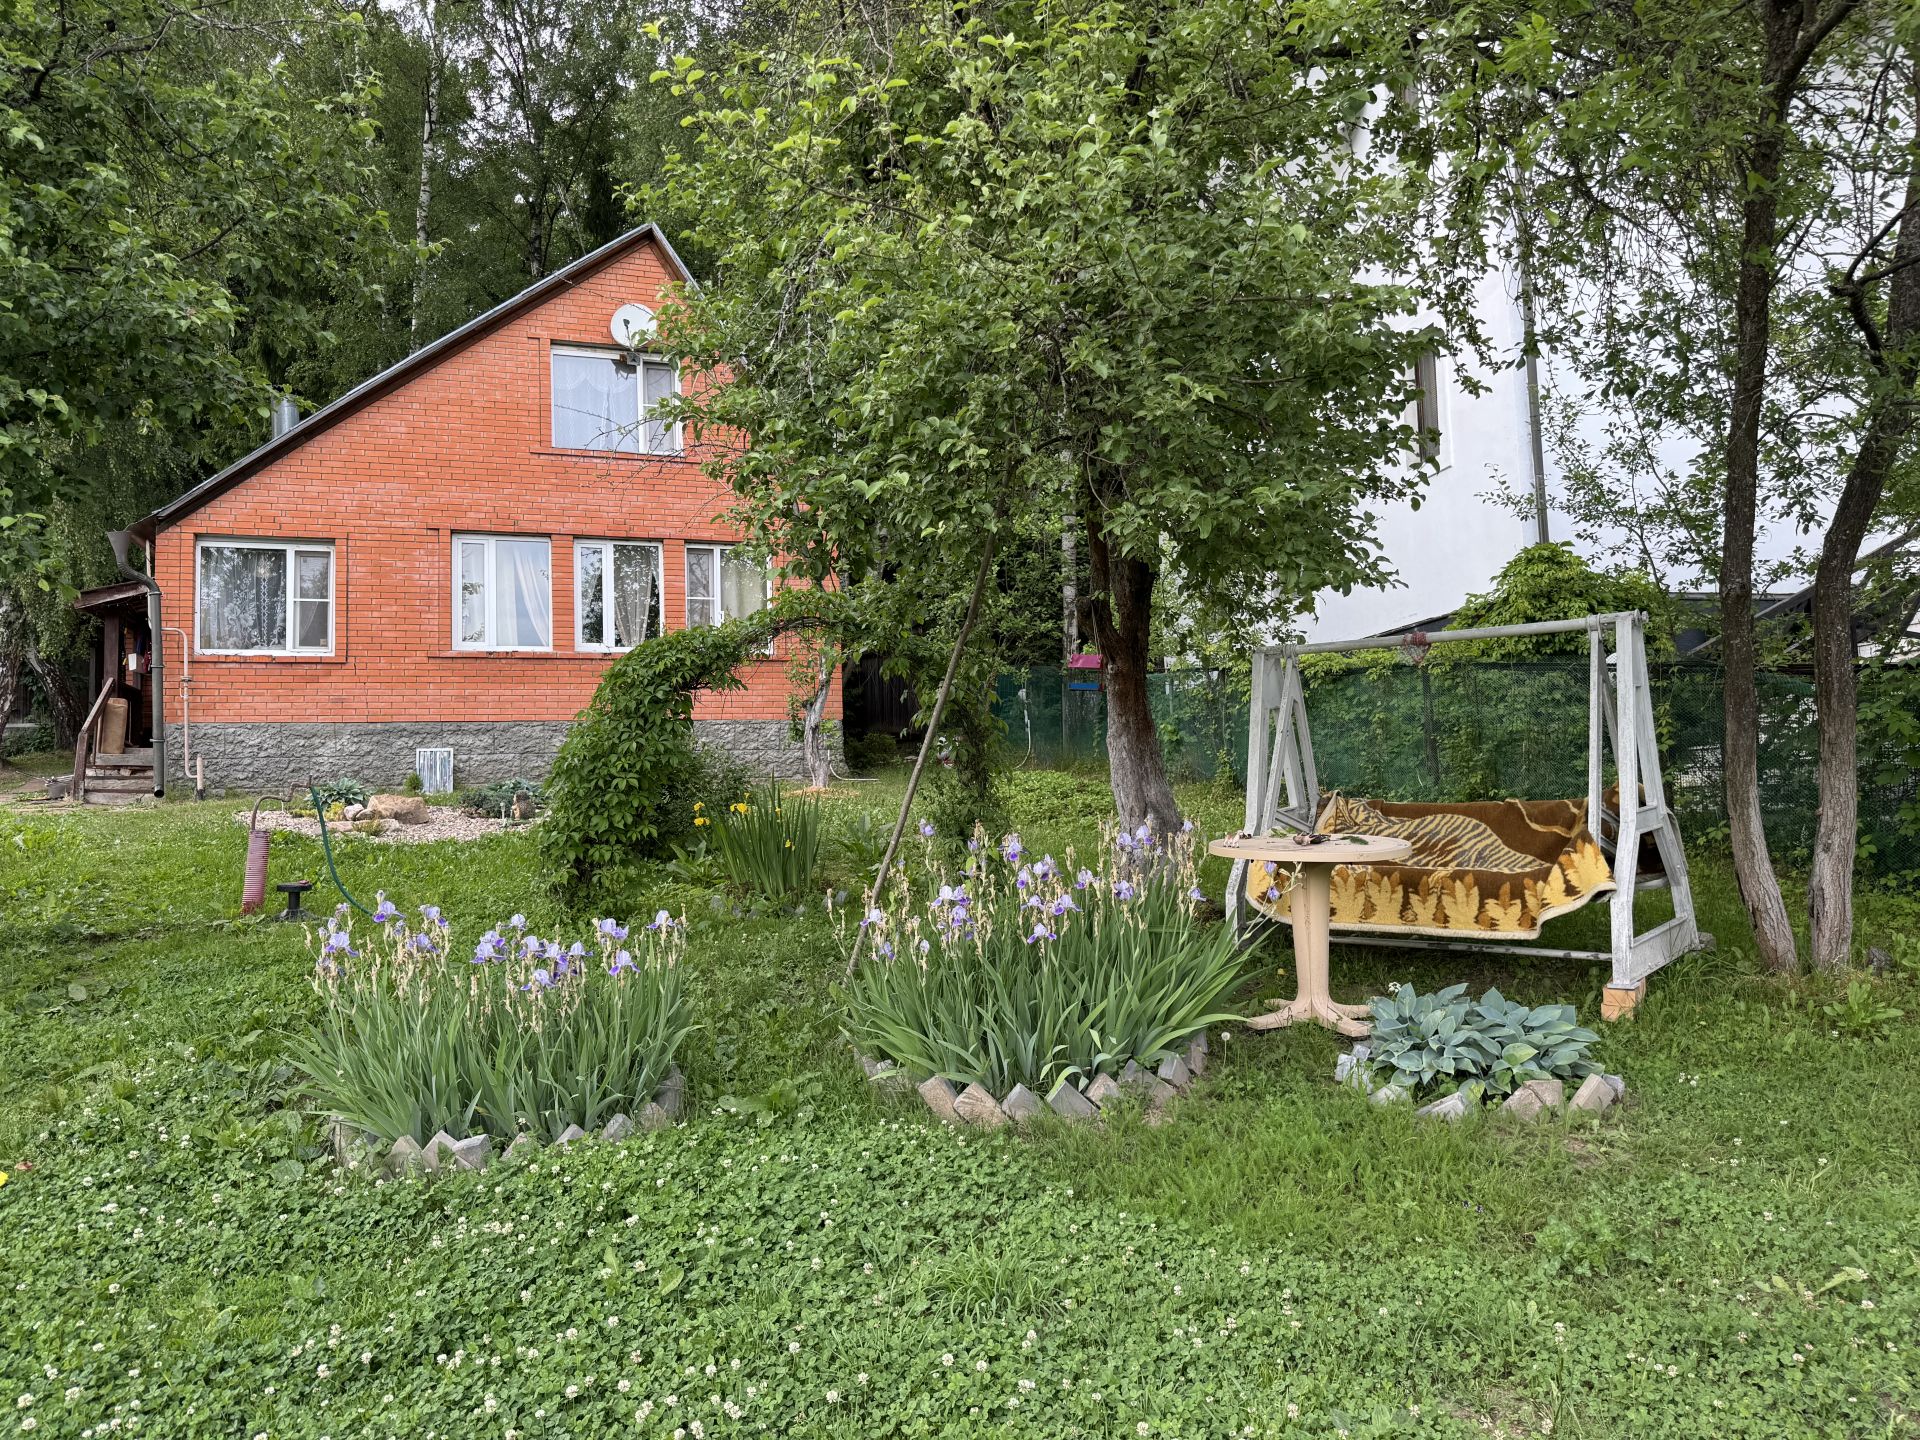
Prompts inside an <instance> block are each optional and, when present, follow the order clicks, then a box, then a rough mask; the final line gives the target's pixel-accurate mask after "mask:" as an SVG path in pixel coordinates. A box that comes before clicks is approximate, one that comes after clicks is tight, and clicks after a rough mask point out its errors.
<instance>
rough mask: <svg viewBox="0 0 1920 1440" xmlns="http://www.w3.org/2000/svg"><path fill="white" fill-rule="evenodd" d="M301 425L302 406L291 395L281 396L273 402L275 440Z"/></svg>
mask: <svg viewBox="0 0 1920 1440" xmlns="http://www.w3.org/2000/svg"><path fill="white" fill-rule="evenodd" d="M299 423H300V406H299V404H298V403H297V402H296V401H295V400H294V398H293V397H292V396H291V395H279V396H276V397H275V398H274V402H273V438H274V439H276V440H278V439H279V438H280V437H281V436H282V435H284V434H286V433H287V432H288V431H289V430H291V429H293V427H294V426H296V425H298V424H299Z"/></svg>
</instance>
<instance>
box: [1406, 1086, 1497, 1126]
mask: <svg viewBox="0 0 1920 1440" xmlns="http://www.w3.org/2000/svg"><path fill="white" fill-rule="evenodd" d="M1479 1107H1480V1096H1479V1095H1478V1094H1477V1093H1475V1092H1473V1091H1470V1090H1468V1089H1466V1088H1465V1087H1463V1088H1461V1089H1459V1090H1456V1091H1454V1092H1453V1093H1452V1094H1451V1095H1447V1096H1444V1097H1442V1098H1441V1099H1439V1100H1436V1101H1434V1102H1433V1103H1432V1104H1431V1105H1422V1106H1421V1107H1420V1108H1419V1109H1418V1110H1416V1111H1414V1112H1413V1113H1414V1114H1416V1115H1424V1116H1426V1117H1427V1118H1428V1119H1429V1120H1445V1121H1448V1122H1449V1123H1455V1122H1458V1121H1460V1120H1464V1119H1465V1118H1466V1117H1467V1116H1468V1115H1469V1114H1471V1113H1472V1112H1473V1111H1475V1110H1477V1109H1478V1108H1479Z"/></svg>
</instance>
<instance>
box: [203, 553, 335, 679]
mask: <svg viewBox="0 0 1920 1440" xmlns="http://www.w3.org/2000/svg"><path fill="white" fill-rule="evenodd" d="M198 568H199V580H198V583H197V586H196V604H195V607H194V609H195V623H196V629H197V632H198V646H199V648H200V649H201V650H202V651H205V652H207V653H211V654H221V653H226V654H236V655H244V654H266V655H296V654H298V655H325V654H330V653H331V652H332V650H333V603H334V600H333V546H332V545H330V544H326V543H325V542H315V541H285V540H202V541H200V542H199V545H198Z"/></svg>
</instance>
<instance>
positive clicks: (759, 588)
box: [687, 545, 768, 625]
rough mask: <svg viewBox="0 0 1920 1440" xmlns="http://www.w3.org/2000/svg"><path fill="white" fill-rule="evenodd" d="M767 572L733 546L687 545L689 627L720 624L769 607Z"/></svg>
mask: <svg viewBox="0 0 1920 1440" xmlns="http://www.w3.org/2000/svg"><path fill="white" fill-rule="evenodd" d="M767 595H768V588H767V572H766V569H765V567H763V566H760V565H756V564H754V563H753V562H752V561H751V560H748V559H746V558H745V557H744V556H740V555H736V553H735V551H734V547H732V546H730V545H689V546H687V624H688V625H718V624H720V623H721V622H722V621H723V620H738V619H739V618H740V617H741V616H743V615H753V614H756V613H757V612H759V611H761V610H764V609H766V608H767Z"/></svg>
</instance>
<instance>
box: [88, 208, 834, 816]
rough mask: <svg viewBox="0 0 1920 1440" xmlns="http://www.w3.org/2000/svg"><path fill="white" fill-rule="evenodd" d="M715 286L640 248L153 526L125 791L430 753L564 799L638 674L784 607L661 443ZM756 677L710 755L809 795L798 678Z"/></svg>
mask: <svg viewBox="0 0 1920 1440" xmlns="http://www.w3.org/2000/svg"><path fill="white" fill-rule="evenodd" d="M688 278H689V276H688V274H687V271H686V269H685V267H684V266H683V265H682V264H681V262H680V259H679V257H678V256H677V255H675V254H674V252H673V247H672V246H671V245H670V244H669V243H668V242H667V239H666V237H665V236H664V235H663V234H661V233H660V231H659V230H658V229H657V228H656V227H654V226H651V225H649V226H645V227H642V228H641V229H638V230H635V231H633V232H632V233H630V234H628V235H625V236H623V237H621V238H620V239H618V240H615V241H614V242H612V243H611V244H609V245H606V246H604V247H602V248H601V249H599V250H597V251H595V252H594V253H592V254H591V255H588V256H585V257H584V258H582V259H580V260H578V261H576V262H574V263H573V264H572V265H569V266H567V267H566V268H565V269H563V270H560V271H557V272H555V273H554V274H552V275H550V276H548V277H547V278H546V279H544V280H541V281H540V282H539V283H537V284H535V285H532V286H530V287H529V288H528V289H526V290H525V291H523V292H521V293H520V294H519V295H517V296H515V297H514V298H513V299H511V300H509V301H507V302H506V303H505V304H502V305H500V306H498V307H496V308H495V309H493V310H490V311H488V312H487V313H486V314H485V315H482V316H480V317H479V318H478V319H476V320H474V321H472V322H471V323H469V324H467V325H465V326H463V327H462V328H461V329H459V330H456V331H454V332H453V333H452V334H449V335H447V336H445V337H443V338H442V339H440V340H437V341H435V342H434V343H433V344H431V345H428V346H426V347H424V348H423V349H421V350H419V351H417V352H415V353H414V354H413V355H411V356H409V357H408V358H407V359H405V360H403V361H401V362H400V363H399V364H397V365H395V366H393V367H392V368H391V369H389V370H386V371H383V372H382V373H381V374H379V375H376V376H374V377H373V378H372V379H371V380H368V381H367V382H366V383H364V384H363V385H361V386H359V387H358V388H356V389H354V390H352V391H350V392H349V393H347V394H346V395H343V396H341V397H340V398H339V399H338V400H335V401H334V402H333V403H332V404H330V405H328V406H327V407H325V408H324V409H322V410H319V411H317V412H316V413H314V414H312V415H310V416H308V417H306V418H305V419H303V420H297V421H296V420H295V419H294V418H293V417H291V416H282V417H279V418H278V419H277V420H276V425H275V431H276V433H275V434H274V436H273V438H272V439H270V440H269V441H268V442H267V443H266V444H264V445H262V446H261V447H260V448H259V449H257V450H255V451H254V452H253V453H251V454H250V455H247V456H246V457H244V458H243V459H241V460H239V461H237V462H235V463H234V464H233V465H231V466H229V467H228V468H227V469H225V470H223V471H221V472H220V473H219V474H217V475H215V476H213V477H212V478H210V479H208V480H207V481H205V482H204V483H202V484H200V485H198V486H196V487H195V488H194V489H192V490H190V491H188V492H187V493H186V494H185V495H182V496H181V497H180V498H179V499H177V500H175V501H173V502H172V503H171V504H168V505H165V506H163V507H161V508H160V509H159V510H157V511H155V512H154V513H153V514H152V515H150V516H148V517H147V518H146V519H144V520H142V521H140V522H139V523H138V524H137V525H135V526H134V527H133V530H132V534H133V536H134V537H135V538H137V539H140V540H142V541H145V542H146V543H147V545H148V546H149V551H148V553H149V556H150V557H151V571H152V574H151V581H150V582H149V581H148V580H147V579H146V577H143V576H141V575H140V574H139V572H137V571H135V570H133V569H132V567H130V566H128V567H125V568H126V569H127V575H128V579H127V580H126V582H124V583H122V584H118V585H113V586H107V587H103V588H102V589H100V590H96V591H91V592H88V594H86V595H83V596H82V597H81V600H80V602H79V603H80V606H81V608H82V609H83V610H89V611H91V612H92V613H95V614H98V615H99V616H101V618H102V619H103V621H104V622H105V624H104V625H103V630H104V631H105V632H106V643H105V644H104V645H103V656H102V660H103V663H102V665H101V666H100V673H101V674H102V675H103V676H104V677H105V681H104V684H103V687H102V689H101V691H100V694H99V696H98V697H97V700H96V706H95V709H96V713H104V710H103V707H102V704H101V703H100V702H104V701H106V700H108V699H110V698H112V696H113V695H116V694H117V695H119V696H120V697H121V698H123V699H126V700H128V701H129V704H130V709H131V718H130V722H129V726H128V729H129V750H128V752H127V754H126V756H125V757H124V758H125V759H126V760H127V761H128V762H130V763H128V764H125V765H121V766H119V767H118V768H120V769H122V770H124V771H127V772H128V773H133V774H137V766H138V764H139V762H140V761H141V760H143V759H145V758H146V757H145V756H144V755H143V754H142V751H141V748H140V747H141V744H142V742H143V741H145V742H147V743H148V744H149V745H150V744H151V739H152V736H153V735H154V734H155V733H158V734H159V735H160V737H161V739H162V740H163V742H164V743H163V744H162V745H161V746H159V747H156V748H157V749H158V750H159V752H160V753H159V757H158V758H159V764H160V767H161V772H160V773H161V775H162V776H163V777H166V776H171V777H172V778H173V779H175V780H176V781H177V780H178V779H179V777H180V776H182V775H183V774H185V773H191V767H192V766H193V765H195V764H197V763H201V762H204V765H205V771H206V778H207V783H208V784H209V786H213V787H231V788H239V789H249V790H281V789H284V788H285V787H286V785H287V784H288V783H289V782H290V781H296V780H297V781H302V782H304V781H305V780H306V778H307V777H308V776H312V777H314V778H316V779H318V778H328V777H334V776H340V775H353V776H357V777H359V778H361V779H364V780H367V781H370V782H374V783H379V784H391V783H394V782H396V781H398V780H399V779H400V778H401V777H403V776H404V775H405V774H407V773H408V772H410V771H411V770H412V769H413V768H414V763H415V751H416V749H418V748H422V747H450V748H451V749H452V750H453V757H454V767H455V774H456V777H457V779H458V782H459V783H461V784H467V783H470V782H475V781H485V780H490V779H500V778H505V777H508V776H513V775H529V774H540V773H543V772H544V771H545V769H546V767H547V765H548V763H549V762H550V761H551V759H552V757H553V754H554V751H555V749H556V748H557V747H558V745H559V743H560V740H561V737H562V736H563V735H564V734H565V732H566V729H567V726H568V723H569V722H570V721H571V719H572V718H573V717H574V716H575V715H576V714H577V713H578V712H579V711H580V709H581V708H582V707H583V706H584V705H585V704H586V703H587V701H588V700H589V698H590V697H591V696H592V694H593V690H594V686H595V684H596V683H597V682H598V680H599V678H600V675H601V672H602V671H603V670H604V669H605V668H606V666H607V665H608V663H609V662H610V660H611V658H612V657H613V656H615V655H617V654H618V653H620V652H621V651H623V650H625V649H627V648H629V647H630V646H631V645H632V644H633V643H635V642H636V641H637V640H639V639H642V638H644V637H646V636H648V635H653V634H658V633H660V631H661V630H662V629H665V630H675V629H679V628H680V627H682V626H685V625H694V624H710V623H714V622H716V621H718V620H720V619H722V618H725V617H728V616H731V615H735V614H741V613H746V612H748V611H751V610H754V609H758V608H759V607H760V606H761V605H763V604H764V603H765V600H766V594H767V579H766V576H765V574H764V572H763V571H761V570H760V569H758V568H756V567H754V566H752V565H751V564H750V563H749V562H748V561H747V560H746V559H745V558H744V557H735V556H734V555H733V554H732V553H731V551H730V549H729V547H730V545H731V543H732V542H733V541H734V540H736V539H737V538H738V536H737V534H736V532H735V531H733V530H731V529H729V528H728V527H727V526H726V525H725V524H724V523H722V521H721V519H720V518H719V517H720V515H721V514H722V512H723V511H724V509H725V507H726V503H727V498H728V497H727V495H726V492H725V489H724V487H721V486H718V485H716V484H715V483H714V482H712V481H711V480H709V479H707V478H706V477H705V476H704V475H702V473H701V471H700V460H701V452H700V450H699V449H698V448H696V447H689V446H686V445H683V443H682V437H681V436H680V435H679V434H678V433H676V430H675V427H673V426H671V425H667V424H663V423H662V422H660V421H658V420H655V419H652V418H650V416H651V414H652V407H653V404H654V402H656V401H657V400H658V398H659V397H660V396H662V395H665V394H668V393H671V392H672V391H674V390H675V389H677V388H678V385H679V377H678V376H677V375H676V374H675V373H674V370H673V368H672V367H671V366H670V365H668V364H666V363H664V362H662V361H660V360H658V359H657V358H654V357H651V356H649V355H648V354H647V353H646V344H647V336H648V333H649V329H648V327H649V324H650V320H651V313H652V311H653V310H654V309H656V308H658V306H659V305H660V304H661V297H662V295H663V293H664V292H665V291H666V290H667V289H668V288H669V287H670V286H672V285H674V284H676V283H679V282H681V281H684V280H687V279H688ZM634 307H639V308H638V309H636V308H634ZM616 334H617V335H619V336H620V338H619V339H616V338H615V337H616ZM154 586H157V592H158V593H157V597H155V596H154V595H152V594H149V593H143V592H148V591H150V590H151V589H152V588H153V587H154ZM156 610H157V612H158V613H157V616H156V614H155V613H154V612H155V611H156ZM156 627H157V629H158V632H159V638H160V642H161V643H160V644H159V645H158V646H157V647H153V646H152V645H151V641H152V637H153V632H154V631H155V629H156ZM741 678H742V679H743V680H744V681H745V684H746V688H745V689H744V690H740V691H734V692H730V693H728V694H723V695H703V696H701V697H700V698H699V701H698V703H697V705H696V709H695V724H696V726H697V727H698V729H699V730H700V731H701V733H702V738H703V739H704V740H706V741H709V742H711V743H716V744H719V745H722V746H724V747H726V748H728V749H730V750H732V751H734V752H735V753H737V754H739V755H741V756H742V757H743V758H746V759H748V760H749V761H751V762H753V763H756V764H757V765H759V766H760V767H761V768H763V769H767V770H773V771H782V772H784V771H789V770H792V769H794V768H795V766H796V765H797V756H798V747H797V746H796V745H795V744H794V742H793V741H791V739H790V738H789V732H788V723H787V709H788V705H787V701H788V688H789V686H788V677H787V667H786V661H785V659H784V658H783V656H782V654H780V653H776V654H774V655H771V656H769V657H767V658H765V659H761V660H756V661H753V662H751V663H749V664H747V665H746V666H744V667H743V669H742V674H741ZM835 688H836V690H837V688H838V687H835ZM838 701H839V697H838V695H837V694H835V695H834V696H833V698H832V704H833V706H834V707H835V708H834V709H833V710H832V711H831V712H830V713H832V714H835V715H837V714H838V709H837V706H838ZM113 708H114V709H115V710H116V711H117V710H118V707H113ZM116 720H117V717H116ZM116 728H117V723H116ZM86 743H89V742H88V741H86V740H83V744H86ZM113 759H114V757H112V756H95V757H94V762H95V766H96V769H97V770H99V771H102V772H104V771H105V770H107V769H108V768H110V767H109V763H108V762H111V761H112V760H113ZM101 778H102V779H105V778H107V777H106V776H105V775H104V774H103V775H102V776H101ZM129 788H131V787H129ZM154 788H156V789H158V788H160V787H159V786H157V785H156V786H155V787H154Z"/></svg>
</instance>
